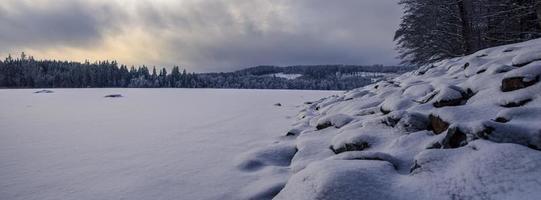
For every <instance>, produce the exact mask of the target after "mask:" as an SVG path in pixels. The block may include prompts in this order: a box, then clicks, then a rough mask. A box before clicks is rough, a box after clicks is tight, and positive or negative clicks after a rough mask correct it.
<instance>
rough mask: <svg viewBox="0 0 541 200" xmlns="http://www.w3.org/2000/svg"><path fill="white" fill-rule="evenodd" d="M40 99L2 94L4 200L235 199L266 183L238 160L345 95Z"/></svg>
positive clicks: (71, 92) (88, 94) (0, 186)
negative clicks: (305, 106) (312, 109)
mask: <svg viewBox="0 0 541 200" xmlns="http://www.w3.org/2000/svg"><path fill="white" fill-rule="evenodd" d="M34 91H36V90H0V199H9V200H18V199H21V200H22V199H24V200H30V199H39V200H48V199H130V200H132V199H236V195H237V194H238V193H239V190H240V189H241V187H244V186H245V185H246V184H250V183H251V182H253V181H255V180H256V179H258V178H260V177H258V176H256V175H252V174H250V173H246V172H241V171H239V170H237V169H236V168H235V162H233V161H234V160H235V158H236V156H237V155H238V154H240V153H243V152H245V151H247V150H249V149H251V148H253V147H256V146H258V145H262V144H267V143H272V142H273V140H274V139H275V138H277V137H279V136H281V135H284V134H285V132H286V131H287V130H288V128H290V124H291V123H292V122H293V121H294V118H295V116H296V114H297V112H298V111H299V109H300V107H298V106H299V105H301V104H302V103H303V102H305V101H311V100H317V99H319V98H321V97H325V96H328V95H332V94H336V93H338V92H332V91H279V90H213V89H55V90H54V93H42V94H34V93H33V92H34ZM116 93H118V94H122V95H123V96H124V97H122V98H104V95H108V94H116ZM278 102H280V103H281V104H282V105H283V106H281V107H278V106H274V104H275V103H278Z"/></svg>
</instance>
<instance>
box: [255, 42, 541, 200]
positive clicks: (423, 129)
mask: <svg viewBox="0 0 541 200" xmlns="http://www.w3.org/2000/svg"><path fill="white" fill-rule="evenodd" d="M540 76H541V39H538V40H532V41H528V42H524V43H519V44H513V45H506V46H501V47H496V48H490V49H485V50H481V51H479V52H477V53H475V54H473V55H469V56H465V57H460V58H455V59H448V60H444V61H441V62H438V63H434V64H432V65H427V66H423V67H421V68H420V69H418V70H416V71H413V72H409V73H407V74H404V75H402V76H399V77H397V78H394V79H392V80H387V81H382V82H379V83H376V84H373V85H369V86H366V87H363V88H358V89H355V90H352V91H348V92H346V93H344V94H341V95H335V96H331V97H328V98H324V99H321V100H319V101H317V102H308V103H307V105H306V108H305V109H304V110H303V111H301V113H300V114H299V116H298V118H299V120H298V121H297V122H296V123H295V124H294V126H293V128H292V129H291V131H290V132H289V133H288V134H287V136H285V139H282V140H281V141H279V143H284V145H285V146H288V148H290V149H291V148H292V147H291V144H293V145H295V146H296V149H295V150H296V151H293V150H289V151H288V153H291V152H295V154H294V156H292V158H291V162H290V163H289V171H290V172H289V173H290V174H291V177H290V178H289V180H288V181H287V183H286V185H285V186H284V188H283V189H282V190H280V192H279V193H278V194H277V195H276V196H275V197H274V198H275V199H296V200H299V199H536V198H538V197H539V196H541V179H540V178H541V151H540V149H541V99H540V95H541V84H539V83H538V82H539V79H540ZM287 144H289V145H287ZM284 145H275V146H276V148H283V146H284ZM265 148H267V147H265ZM270 148H272V147H270ZM276 151H278V152H280V151H282V150H276ZM265 152H272V151H271V150H268V149H267V150H265ZM277 156H279V157H283V156H281V155H277ZM285 157H291V156H290V155H289V154H288V155H287V156H285ZM281 163H287V162H281ZM272 189H275V188H272Z"/></svg>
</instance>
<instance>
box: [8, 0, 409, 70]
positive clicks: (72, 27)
mask: <svg viewBox="0 0 541 200" xmlns="http://www.w3.org/2000/svg"><path fill="white" fill-rule="evenodd" d="M44 1H47V0H44ZM49 1H51V2H53V1H52V0H49ZM54 2H58V1H54ZM62 2H64V3H65V4H64V5H62V6H46V7H44V8H42V7H36V6H33V5H32V4H30V3H17V5H15V6H9V7H0V17H1V18H0V27H14V28H13V29H10V30H7V31H4V30H2V31H1V32H0V45H3V46H4V47H3V48H6V47H9V48H11V49H13V48H18V47H27V46H31V47H33V48H49V47H51V46H80V48H85V47H86V46H87V45H97V44H99V43H100V42H103V41H104V38H105V37H108V36H114V35H130V34H131V33H132V31H133V30H139V31H142V32H143V33H144V35H145V38H147V39H149V38H150V40H151V41H152V42H150V44H149V45H147V46H145V48H146V49H144V50H142V51H154V52H158V53H157V54H159V56H158V57H157V58H152V59H151V58H146V59H145V58H139V59H138V60H128V61H127V62H135V63H132V64H147V65H173V64H180V65H182V66H183V67H186V68H188V69H189V70H191V71H229V70H234V69H238V68H242V67H247V66H253V65H259V64H274V65H295V64H374V63H383V64H395V63H397V61H396V60H395V58H394V57H395V56H396V52H394V50H393V49H394V43H393V41H392V38H393V37H392V36H393V33H394V30H395V29H396V28H397V25H398V22H399V20H400V15H401V10H400V7H399V6H398V5H397V4H396V1H394V0H393V1H381V0H341V1H328V0H296V1H291V0H274V1H268V0H206V1H201V0H183V1H172V0H170V1H169V0H160V1H135V0H116V1H114V0H111V1H103V2H101V3H98V2H97V0H96V1H90V0H87V1H83V0H80V1H75V0H74V1H68V0H65V1H62ZM104 2H106V3H104ZM113 2H114V3H113ZM13 10H15V11H13ZM3 29H4V28H3ZM133 40H137V37H134V38H133ZM124 42H126V41H124ZM129 42H132V43H137V42H138V41H129ZM0 50H1V49H0ZM116 53H122V52H116ZM124 53H129V52H124ZM121 61H122V60H121Z"/></svg>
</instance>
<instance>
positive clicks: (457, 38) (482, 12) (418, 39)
mask: <svg viewBox="0 0 541 200" xmlns="http://www.w3.org/2000/svg"><path fill="white" fill-rule="evenodd" d="M399 3H400V4H401V5H403V6H404V11H405V15H404V16H403V17H402V22H401V24H400V27H399V29H398V30H397V31H396V34H395V41H396V42H397V44H398V50H399V52H400V58H401V59H402V60H403V61H404V62H406V63H410V64H421V65H422V64H427V63H431V62H434V61H438V60H442V59H445V58H451V57H458V56H463V55H468V54H471V53H474V52H476V51H477V50H480V49H484V48H488V47H493V46H499V45H504V44H509V43H516V42H521V41H526V40H530V39H534V38H539V37H541V1H540V0H401V1H400V2H399Z"/></svg>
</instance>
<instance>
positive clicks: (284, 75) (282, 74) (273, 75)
mask: <svg viewBox="0 0 541 200" xmlns="http://www.w3.org/2000/svg"><path fill="white" fill-rule="evenodd" d="M265 76H270V77H278V78H284V79H287V80H293V79H297V78H299V77H301V76H302V74H284V73H274V74H268V75H265Z"/></svg>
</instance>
